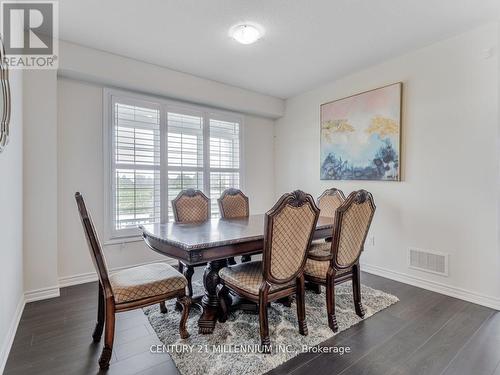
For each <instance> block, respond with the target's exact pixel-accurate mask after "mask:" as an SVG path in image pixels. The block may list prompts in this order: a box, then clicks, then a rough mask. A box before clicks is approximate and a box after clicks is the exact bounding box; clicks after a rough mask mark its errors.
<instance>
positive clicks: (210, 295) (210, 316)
mask: <svg viewBox="0 0 500 375" xmlns="http://www.w3.org/2000/svg"><path fill="white" fill-rule="evenodd" d="M223 267H227V259H221V260H214V261H212V262H209V263H208V264H207V266H206V267H205V273H204V275H203V286H204V287H205V295H204V296H203V298H202V300H201V305H202V306H203V313H202V314H201V317H200V319H199V320H198V332H199V333H201V334H209V333H212V332H213V331H214V328H215V322H216V321H217V318H218V315H219V309H220V306H219V299H218V298H217V285H218V284H219V270H220V269H221V268H223Z"/></svg>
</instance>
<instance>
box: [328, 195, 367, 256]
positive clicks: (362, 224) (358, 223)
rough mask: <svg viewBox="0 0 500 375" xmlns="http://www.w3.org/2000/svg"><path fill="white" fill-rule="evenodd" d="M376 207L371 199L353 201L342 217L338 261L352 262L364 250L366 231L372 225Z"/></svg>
mask: <svg viewBox="0 0 500 375" xmlns="http://www.w3.org/2000/svg"><path fill="white" fill-rule="evenodd" d="M373 213H374V208H373V207H372V205H371V204H370V201H369V200H365V201H364V202H363V203H353V204H352V205H351V206H350V207H349V208H348V209H347V211H345V212H344V216H343V217H342V224H341V230H340V238H339V249H338V253H337V263H338V264H339V265H341V266H348V265H350V264H352V263H353V262H354V261H355V260H356V259H357V258H358V256H359V254H360V253H361V251H362V250H363V246H364V240H365V236H366V233H367V232H368V229H369V227H370V221H371V217H372V215H373Z"/></svg>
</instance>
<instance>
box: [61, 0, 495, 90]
mask: <svg viewBox="0 0 500 375" xmlns="http://www.w3.org/2000/svg"><path fill="white" fill-rule="evenodd" d="M59 4H60V5H59V14H60V15H59V20H60V37H61V39H64V40H67V41H70V42H74V43H78V44H81V45H84V46H88V47H92V48H96V49H99V50H104V51H108V52H112V53H115V54H118V55H122V56H127V57H131V58H134V59H138V60H141V61H145V62H149V63H153V64H157V65H161V66H164V67H168V68H171V69H174V70H177V71H181V72H185V73H190V74H193V75H196V76H199V77H204V78H208V79H212V80H215V81H219V82H223V83H226V84H230V85H233V86H238V87H242V88H246V89H250V90H253V91H257V92H261V93H265V94H269V95H273V96H277V97H281V98H287V97H290V96H293V95H296V94H298V93H301V92H303V91H306V90H308V89H311V88H314V87H315V86H317V85H319V84H321V83H324V82H327V81H331V80H334V79H336V78H339V77H341V76H343V75H346V74H349V73H351V72H354V71H356V70H359V69H362V68H364V67H367V66H370V65H373V64H375V63H378V62H381V61H383V60H385V59H387V58H390V57H392V56H397V55H400V54H403V53H405V52H408V51H410V50H412V49H415V48H419V47H422V46H425V45H428V44H431V43H433V42H435V41H437V40H440V39H444V38H446V37H449V36H452V35H455V34H458V33H460V32H463V31H466V30H468V29H471V28H473V27H475V26H478V25H480V24H483V23H486V22H488V21H492V20H498V19H499V16H500V1H498V0H432V1H431V0H148V1H138V0H106V1H102V0H85V1H82V0H60V2H59ZM242 22H254V23H258V24H260V25H261V26H262V27H263V28H264V29H265V35H264V37H263V38H262V39H261V40H259V41H258V42H257V43H255V44H252V45H241V44H238V43H237V42H236V41H234V40H233V39H231V38H230V37H229V36H228V30H229V28H230V27H231V26H233V25H234V24H236V23H242Z"/></svg>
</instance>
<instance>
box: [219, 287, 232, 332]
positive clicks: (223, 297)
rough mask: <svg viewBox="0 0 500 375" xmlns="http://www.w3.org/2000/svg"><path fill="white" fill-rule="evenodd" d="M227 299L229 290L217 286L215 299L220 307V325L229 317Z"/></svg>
mask: <svg viewBox="0 0 500 375" xmlns="http://www.w3.org/2000/svg"><path fill="white" fill-rule="evenodd" d="M228 297H229V288H228V287H227V286H225V285H223V284H219V285H217V299H218V300H219V305H220V314H219V322H221V323H224V322H225V321H226V320H227V317H228V315H229V306H228V305H227V302H228Z"/></svg>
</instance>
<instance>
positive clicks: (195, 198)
mask: <svg viewBox="0 0 500 375" xmlns="http://www.w3.org/2000/svg"><path fill="white" fill-rule="evenodd" d="M172 210H173V212H174V219H175V222H176V223H200V222H204V221H207V220H208V219H209V218H210V199H209V198H208V197H207V196H206V195H205V194H203V192H202V191H200V190H195V189H186V190H182V191H181V192H180V193H179V194H178V195H177V197H175V199H173V200H172ZM206 264H207V263H206V262H205V263H199V264H196V265H188V264H186V263H184V262H182V261H180V260H179V262H178V265H179V266H178V267H179V272H181V273H182V274H183V275H184V277H185V278H186V279H187V283H188V284H187V286H188V295H189V297H192V296H193V284H192V278H193V274H194V267H201V266H205V265H206Z"/></svg>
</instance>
